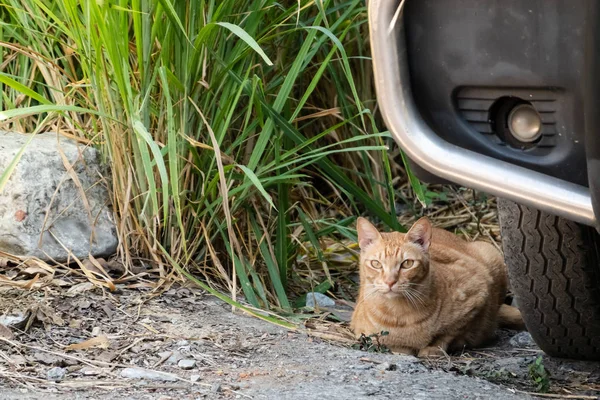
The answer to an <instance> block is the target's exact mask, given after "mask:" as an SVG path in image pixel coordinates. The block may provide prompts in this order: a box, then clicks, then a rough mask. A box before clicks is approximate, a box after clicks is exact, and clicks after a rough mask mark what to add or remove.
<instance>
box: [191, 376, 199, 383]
mask: <svg viewBox="0 0 600 400" xmlns="http://www.w3.org/2000/svg"><path fill="white" fill-rule="evenodd" d="M190 380H191V381H192V382H198V381H199V380H200V375H192V376H190Z"/></svg>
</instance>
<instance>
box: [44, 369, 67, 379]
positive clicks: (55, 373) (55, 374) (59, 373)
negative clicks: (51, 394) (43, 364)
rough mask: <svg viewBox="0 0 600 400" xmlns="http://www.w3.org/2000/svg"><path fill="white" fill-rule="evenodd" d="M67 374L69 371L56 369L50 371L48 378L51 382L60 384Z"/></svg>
mask: <svg viewBox="0 0 600 400" xmlns="http://www.w3.org/2000/svg"><path fill="white" fill-rule="evenodd" d="M66 374H67V370H66V369H64V368H61V367H54V368H51V369H49V370H48V373H47V374H46V377H47V378H48V380H49V381H54V382H60V381H62V380H63V379H64V377H65V375H66Z"/></svg>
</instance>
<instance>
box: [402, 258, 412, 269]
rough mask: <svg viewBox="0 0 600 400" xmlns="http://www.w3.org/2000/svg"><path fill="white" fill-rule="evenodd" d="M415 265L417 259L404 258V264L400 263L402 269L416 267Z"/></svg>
mask: <svg viewBox="0 0 600 400" xmlns="http://www.w3.org/2000/svg"><path fill="white" fill-rule="evenodd" d="M414 265H415V260H404V261H402V264H400V268H402V269H409V268H412V267H414Z"/></svg>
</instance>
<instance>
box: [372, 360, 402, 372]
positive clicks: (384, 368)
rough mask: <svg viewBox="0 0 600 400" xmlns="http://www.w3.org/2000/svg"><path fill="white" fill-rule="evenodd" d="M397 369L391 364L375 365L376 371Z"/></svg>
mask: <svg viewBox="0 0 600 400" xmlns="http://www.w3.org/2000/svg"><path fill="white" fill-rule="evenodd" d="M397 368H398V367H397V366H396V364H392V363H389V362H384V363H381V364H378V365H377V369H378V370H380V371H395V370H396V369H397Z"/></svg>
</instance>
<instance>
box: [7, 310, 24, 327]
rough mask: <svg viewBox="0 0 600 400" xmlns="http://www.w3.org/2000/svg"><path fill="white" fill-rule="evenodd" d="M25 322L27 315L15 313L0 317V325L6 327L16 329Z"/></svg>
mask: <svg viewBox="0 0 600 400" xmlns="http://www.w3.org/2000/svg"><path fill="white" fill-rule="evenodd" d="M26 320H27V314H25V313H22V312H17V313H14V314H9V315H0V325H4V326H7V327H11V328H12V327H18V326H20V325H21V324H23V323H24V322H25V321H26Z"/></svg>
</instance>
